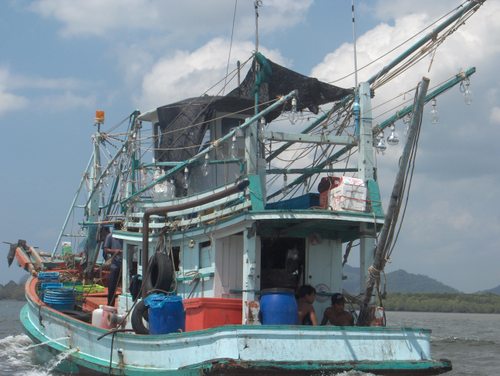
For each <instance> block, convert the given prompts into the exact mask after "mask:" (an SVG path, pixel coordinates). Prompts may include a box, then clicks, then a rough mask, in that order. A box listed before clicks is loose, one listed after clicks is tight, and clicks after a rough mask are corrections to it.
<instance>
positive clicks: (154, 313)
mask: <svg viewBox="0 0 500 376" xmlns="http://www.w3.org/2000/svg"><path fill="white" fill-rule="evenodd" d="M144 304H145V305H146V306H147V307H148V308H149V309H148V318H149V334H167V333H177V332H183V331H185V330H186V313H185V312H184V306H183V304H182V298H181V297H180V296H178V295H163V294H151V295H149V296H148V297H147V298H146V299H145V300H144Z"/></svg>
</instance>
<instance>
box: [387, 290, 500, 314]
mask: <svg viewBox="0 0 500 376" xmlns="http://www.w3.org/2000/svg"><path fill="white" fill-rule="evenodd" d="M384 306H385V309H386V310H387V311H415V312H461V313H500V295H496V294H491V293H484V294H463V293H441V294H436V293H411V294H408V293H392V294H389V295H388V296H387V299H386V300H384Z"/></svg>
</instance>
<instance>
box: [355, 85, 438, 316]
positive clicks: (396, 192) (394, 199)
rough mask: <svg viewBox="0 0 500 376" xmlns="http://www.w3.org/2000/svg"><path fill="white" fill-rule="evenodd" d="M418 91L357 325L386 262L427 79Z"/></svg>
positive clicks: (425, 91)
mask: <svg viewBox="0 0 500 376" xmlns="http://www.w3.org/2000/svg"><path fill="white" fill-rule="evenodd" d="M419 87H420V90H419V92H418V97H417V103H416V106H415V110H414V112H413V119H412V123H411V126H410V131H409V132H408V139H407V141H406V144H405V147H404V150H403V155H402V156H401V160H400V167H399V170H398V174H397V175H396V181H395V182H394V187H393V189H392V194H391V199H390V201H389V206H388V208H387V215H386V217H385V222H384V227H383V228H382V231H381V233H380V236H379V241H378V244H377V248H376V250H375V257H374V262H373V264H372V265H371V266H370V268H369V269H368V274H369V275H368V277H367V280H366V289H365V294H364V297H363V304H362V306H361V310H360V314H359V324H360V325H369V323H368V317H369V314H368V304H369V302H370V300H371V297H372V294H373V288H374V286H375V282H376V280H378V278H379V277H380V272H381V271H383V270H384V267H385V264H386V262H387V260H386V259H385V249H386V242H387V238H388V235H389V229H390V227H391V226H390V224H391V222H394V221H396V220H397V218H395V217H394V216H395V213H396V208H397V205H398V203H399V200H401V199H402V197H401V193H402V188H403V183H404V180H405V173H406V170H407V166H408V162H409V160H410V155H411V152H412V149H413V147H414V142H415V139H416V137H417V135H418V130H419V128H420V123H421V119H422V112H423V109H424V102H425V96H426V94H427V88H428V87H429V79H428V78H426V77H424V78H422V81H421V83H420V85H419Z"/></svg>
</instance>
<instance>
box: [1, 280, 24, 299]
mask: <svg viewBox="0 0 500 376" xmlns="http://www.w3.org/2000/svg"><path fill="white" fill-rule="evenodd" d="M0 299H14V300H23V299H24V284H19V285H18V284H17V283H15V282H14V281H10V282H9V283H7V284H6V285H5V286H3V285H2V284H0Z"/></svg>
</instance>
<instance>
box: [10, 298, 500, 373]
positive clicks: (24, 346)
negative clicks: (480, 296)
mask: <svg viewBox="0 0 500 376" xmlns="http://www.w3.org/2000/svg"><path fill="white" fill-rule="evenodd" d="M23 305H24V302H21V301H12V300H0V375H1V376H3V375H9V376H24V375H27V376H52V375H55V373H54V371H53V370H54V368H55V366H56V365H57V362H60V361H61V360H62V357H64V356H65V354H62V356H61V357H59V358H54V359H53V360H52V361H51V362H50V363H49V364H42V365H40V364H36V363H35V361H34V357H33V352H34V348H33V347H31V345H32V342H31V340H30V339H29V338H28V337H27V336H26V335H24V334H22V333H23V331H22V326H21V323H20V322H19V312H20V310H21V307H22V306H23ZM387 321H388V324H389V325H390V326H404V327H416V328H428V329H432V337H431V338H432V352H433V358H434V359H442V358H445V359H450V360H451V361H452V363H453V370H452V371H451V372H449V373H447V374H446V375H447V376H490V375H500V314H497V315H490V314H466V313H432V312H387ZM339 375H340V376H361V375H362V376H369V375H370V374H367V373H363V372H353V371H351V372H343V373H340V374H339ZM325 376H327V375H325Z"/></svg>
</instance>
